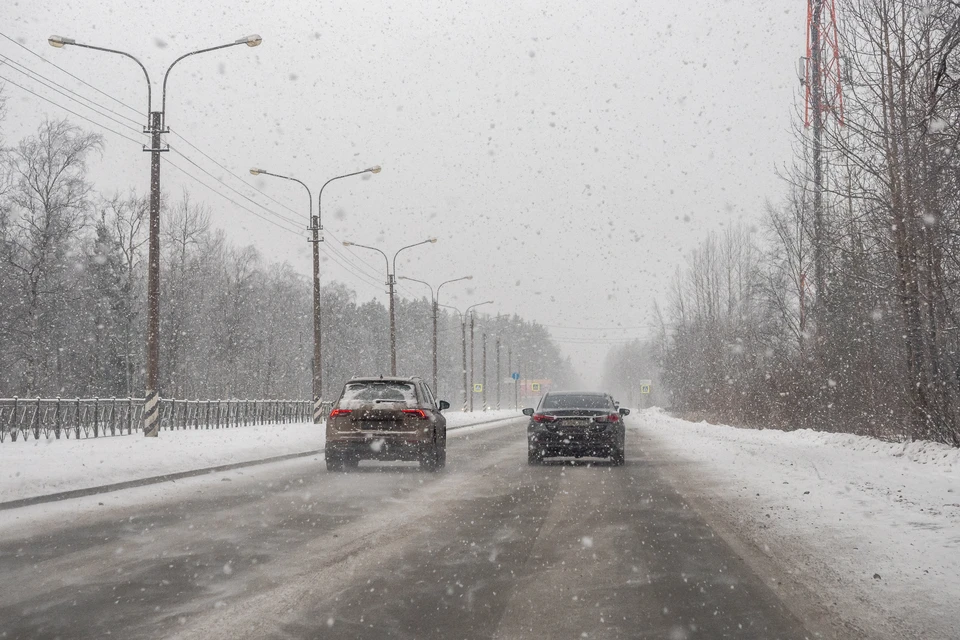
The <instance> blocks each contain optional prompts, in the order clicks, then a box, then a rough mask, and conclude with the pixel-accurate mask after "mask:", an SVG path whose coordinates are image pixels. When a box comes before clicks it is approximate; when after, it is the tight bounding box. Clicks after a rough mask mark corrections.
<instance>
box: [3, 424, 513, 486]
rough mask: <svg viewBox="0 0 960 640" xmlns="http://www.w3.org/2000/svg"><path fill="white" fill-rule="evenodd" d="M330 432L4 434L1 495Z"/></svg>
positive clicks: (246, 453) (211, 461)
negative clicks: (19, 437)
mask: <svg viewBox="0 0 960 640" xmlns="http://www.w3.org/2000/svg"><path fill="white" fill-rule="evenodd" d="M444 415H446V417H447V427H448V428H449V429H459V428H463V427H467V426H470V425H474V424H483V423H487V422H492V421H495V420H503V419H507V418H515V417H517V416H518V415H519V413H518V412H516V411H513V410H509V411H507V410H502V411H477V412H475V413H460V412H449V413H445V414H444ZM324 435H325V434H324V425H314V424H309V423H305V424H277V425H258V426H248V427H233V428H230V429H210V430H205V429H204V430H193V429H187V430H182V431H161V432H160V437H159V438H144V437H143V436H142V435H140V434H133V435H130V436H114V437H108V438H90V439H80V440H73V439H70V440H67V439H60V440H56V439H53V438H51V439H40V440H33V439H30V440H27V441H20V442H4V443H2V444H0V502H7V501H9V500H18V499H20V498H28V497H32V496H42V495H46V494H50V493H58V492H61V491H70V490H73V489H85V488H88V487H96V486H101V485H105V484H113V483H116V482H125V481H128V480H138V479H141V478H150V477H153V476H160V475H165V474H169V473H178V472H182V471H192V470H194V469H205V468H207V467H216V466H220V465H225V464H233V463H236V462H248V461H251V460H261V459H263V458H272V457H274V456H282V455H287V454H292V453H302V452H305V451H313V450H317V449H323V446H324Z"/></svg>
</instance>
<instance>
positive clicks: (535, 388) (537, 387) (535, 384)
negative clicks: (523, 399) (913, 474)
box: [530, 382, 540, 391]
mask: <svg viewBox="0 0 960 640" xmlns="http://www.w3.org/2000/svg"><path fill="white" fill-rule="evenodd" d="M530 391H540V383H539V382H533V383H531V384H530Z"/></svg>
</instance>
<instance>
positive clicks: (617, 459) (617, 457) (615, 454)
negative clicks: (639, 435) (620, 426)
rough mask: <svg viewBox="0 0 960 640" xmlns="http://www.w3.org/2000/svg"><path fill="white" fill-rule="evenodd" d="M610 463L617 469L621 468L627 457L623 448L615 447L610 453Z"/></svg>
mask: <svg viewBox="0 0 960 640" xmlns="http://www.w3.org/2000/svg"><path fill="white" fill-rule="evenodd" d="M610 461H611V462H613V464H614V465H616V466H618V467H622V466H623V465H624V464H625V463H626V462H627V456H626V453H625V452H624V450H623V447H617V448H615V449H614V450H613V451H612V452H611V453H610Z"/></svg>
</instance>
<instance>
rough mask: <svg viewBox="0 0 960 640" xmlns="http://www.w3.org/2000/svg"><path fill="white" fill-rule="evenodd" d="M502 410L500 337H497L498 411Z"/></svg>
mask: <svg viewBox="0 0 960 640" xmlns="http://www.w3.org/2000/svg"><path fill="white" fill-rule="evenodd" d="M499 409H500V336H497V410H499Z"/></svg>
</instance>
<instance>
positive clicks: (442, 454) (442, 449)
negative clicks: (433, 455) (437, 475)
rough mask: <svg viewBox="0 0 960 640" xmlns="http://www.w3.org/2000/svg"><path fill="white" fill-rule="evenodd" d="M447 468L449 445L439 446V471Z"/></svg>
mask: <svg viewBox="0 0 960 640" xmlns="http://www.w3.org/2000/svg"><path fill="white" fill-rule="evenodd" d="M446 466H447V445H446V444H441V445H438V446H437V469H438V470H439V469H443V468H444V467H446Z"/></svg>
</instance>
